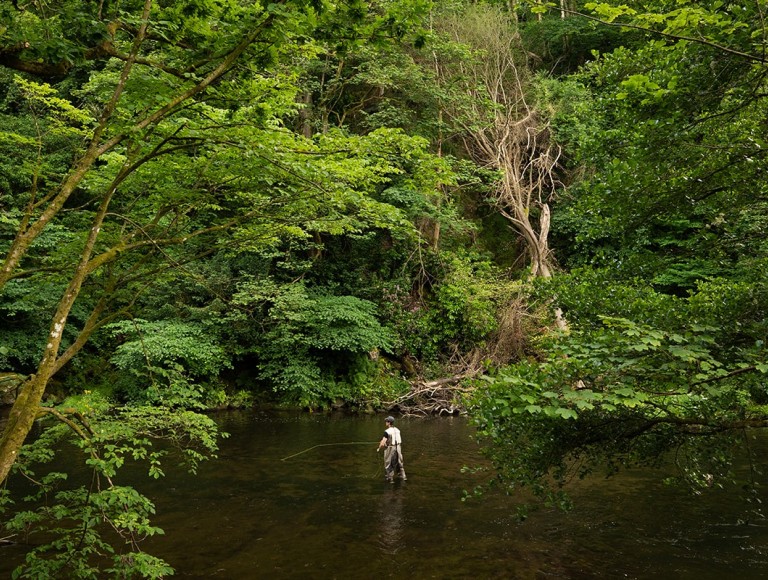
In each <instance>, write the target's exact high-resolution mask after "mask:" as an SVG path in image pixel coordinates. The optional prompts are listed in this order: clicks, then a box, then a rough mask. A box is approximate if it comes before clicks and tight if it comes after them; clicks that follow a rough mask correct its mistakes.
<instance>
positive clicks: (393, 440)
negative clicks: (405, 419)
mask: <svg viewBox="0 0 768 580" xmlns="http://www.w3.org/2000/svg"><path fill="white" fill-rule="evenodd" d="M386 433H387V441H388V442H387V446H386V447H385V448H384V477H385V478H386V480H387V481H390V482H392V481H394V478H395V475H396V474H397V475H399V476H400V478H401V479H403V480H405V479H406V477H405V467H404V464H403V451H402V449H401V447H402V441H401V440H400V430H399V429H395V428H394V427H392V428H390V429H387V431H386Z"/></svg>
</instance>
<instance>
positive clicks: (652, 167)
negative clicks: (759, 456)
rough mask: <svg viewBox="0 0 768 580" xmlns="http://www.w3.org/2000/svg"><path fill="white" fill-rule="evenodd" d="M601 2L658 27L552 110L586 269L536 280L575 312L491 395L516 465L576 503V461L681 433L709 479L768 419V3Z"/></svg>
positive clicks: (529, 480) (566, 214) (578, 254)
mask: <svg viewBox="0 0 768 580" xmlns="http://www.w3.org/2000/svg"><path fill="white" fill-rule="evenodd" d="M588 6H589V7H591V8H592V9H594V10H595V11H596V14H597V15H598V16H599V17H600V18H602V19H604V20H605V21H607V22H608V23H614V24H615V25H616V26H625V25H626V26H627V27H628V28H631V29H632V30H633V35H634V34H636V33H638V32H640V31H644V32H647V33H648V37H647V42H646V43H644V44H640V45H638V44H636V43H635V41H634V39H633V42H632V44H631V45H628V46H626V47H619V48H617V49H616V50H614V51H613V52H612V53H610V54H606V55H600V58H599V59H597V60H596V61H595V62H594V63H591V64H588V65H587V66H586V67H585V68H584V70H583V71H582V72H581V74H579V75H577V76H576V77H575V78H571V79H568V81H569V83H568V84H566V83H563V84H561V85H560V87H559V88H560V90H562V93H561V94H563V95H570V96H574V95H577V96H578V95H580V97H579V98H580V99H581V101H580V102H578V103H576V104H575V105H574V106H572V107H571V108H570V109H569V110H568V111H567V114H564V115H562V116H560V117H556V118H555V119H554V120H553V127H554V130H555V132H556V133H557V134H558V136H559V138H560V139H561V142H563V143H565V145H566V147H567V148H568V152H569V157H570V159H571V162H572V163H574V164H575V165H577V169H579V170H580V175H581V176H582V181H581V182H580V183H579V184H577V185H576V186H572V187H571V188H570V189H569V192H568V194H567V195H565V196H563V197H562V198H561V203H560V204H559V205H558V206H557V208H556V210H557V211H556V216H555V218H554V220H553V223H554V227H553V229H554V230H555V240H557V241H556V242H555V244H554V247H555V248H556V251H557V250H559V254H558V256H559V257H560V263H561V264H563V265H565V266H567V267H570V268H571V269H572V272H571V273H570V274H568V275H560V276H557V277H556V278H555V279H553V280H552V281H550V283H547V284H541V285H540V286H539V287H538V291H537V292H538V294H537V296H538V298H539V299H541V300H542V301H543V303H546V304H548V303H550V302H552V301H554V302H555V303H556V304H558V305H559V306H561V307H562V308H563V310H564V312H565V315H566V316H567V317H568V320H569V323H570V325H571V328H570V331H569V332H567V333H553V334H551V335H548V336H545V337H543V338H542V339H541V341H540V342H539V344H538V349H537V352H536V356H535V357H532V358H531V359H530V360H524V361H521V362H519V363H517V364H515V365H512V366H510V367H509V368H507V369H503V370H500V371H499V373H498V375H496V376H493V377H490V378H489V379H488V385H489V386H488V387H487V388H485V389H481V392H480V393H478V395H477V397H476V398H475V399H474V404H475V405H476V406H475V408H474V413H475V416H476V417H477V420H478V425H479V428H480V431H481V433H482V434H483V435H485V436H486V437H487V438H488V441H489V442H491V445H490V447H489V453H490V454H491V457H492V458H493V459H494V461H495V462H496V465H497V466H498V468H499V472H498V473H499V477H500V479H501V480H503V482H504V483H505V484H507V485H509V486H510V487H517V486H529V487H530V488H531V489H533V491H534V492H535V493H537V494H539V495H540V496H541V497H543V498H545V499H546V500H547V501H550V502H553V503H560V504H561V505H566V504H567V501H566V499H565V496H564V495H563V494H562V491H563V489H564V486H565V485H566V484H567V482H568V481H569V480H570V479H571V478H573V477H579V476H584V475H586V474H589V473H592V472H603V473H606V474H608V475H610V474H612V473H615V471H616V470H617V469H619V468H622V467H631V466H635V465H640V464H642V465H656V464H657V463H658V461H659V460H660V458H662V457H665V456H669V455H668V454H669V452H670V451H671V452H673V455H674V457H675V459H676V464H677V467H678V468H679V474H678V475H679V476H680V479H682V480H683V481H685V482H686V483H688V484H689V485H691V486H692V487H693V488H694V489H696V490H697V491H700V490H702V489H706V488H708V487H711V486H725V485H728V484H729V483H731V482H733V481H737V479H736V478H737V476H736V475H735V474H734V473H733V471H731V470H730V467H731V464H732V461H733V458H734V457H735V456H736V455H738V454H739V453H741V452H744V453H746V454H747V455H748V454H749V438H748V436H747V434H748V433H749V431H750V430H752V429H763V428H765V427H766V426H768V414H766V408H765V402H766V399H765V373H766V371H768V367H767V366H766V353H765V348H764V345H765V338H764V337H765V330H766V329H765V323H764V320H765V317H764V313H765V304H766V284H765V282H766V280H765V276H764V273H763V272H764V266H763V265H762V264H764V259H765V257H764V252H763V250H764V247H763V244H762V243H761V242H759V241H757V240H759V239H762V238H763V237H764V236H763V234H764V231H763V229H764V223H765V187H764V179H762V175H763V174H764V172H765V155H764V150H765V146H764V145H765V144H764V139H763V136H762V132H761V131H760V130H759V129H758V126H761V125H762V124H764V122H765V119H766V116H765V111H766V109H765V97H764V95H765V73H766V68H765V62H764V58H763V56H762V55H763V49H764V47H765V35H764V29H763V28H762V25H761V24H759V22H761V20H760V17H759V5H757V4H755V3H749V2H745V3H741V4H739V5H738V6H736V5H733V4H732V5H730V6H728V7H726V6H725V5H722V4H720V3H715V2H713V3H685V2H683V3H678V4H676V5H675V6H674V7H670V6H668V5H666V4H664V3H657V4H656V3H652V4H648V3H646V4H644V5H643V7H644V9H645V10H647V12H644V13H643V12H641V9H640V8H639V7H638V6H637V5H634V4H633V5H632V6H628V5H622V6H614V5H612V4H607V3H600V4H591V5H588ZM747 14H749V15H750V18H752V20H749V19H742V16H744V15H747ZM596 18H597V16H596ZM756 23H758V24H756ZM573 80H576V81H577V83H578V84H577V85H573V84H570V83H571V82H572V81H573ZM575 86H577V87H579V91H578V92H576V91H574V90H573V89H574V87H575ZM748 237H749V238H750V241H747V238H748ZM751 465H752V468H753V471H751V472H750V474H749V475H748V476H747V481H743V480H738V481H737V482H738V483H740V484H741V483H744V484H746V485H747V489H753V487H751V485H752V484H757V483H758V482H757V478H756V475H757V473H758V469H759V466H757V465H756V464H754V463H752V464H751Z"/></svg>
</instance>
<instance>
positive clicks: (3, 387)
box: [0, 373, 24, 407]
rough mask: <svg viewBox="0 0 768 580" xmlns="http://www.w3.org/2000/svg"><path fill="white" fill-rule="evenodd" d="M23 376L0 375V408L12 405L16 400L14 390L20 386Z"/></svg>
mask: <svg viewBox="0 0 768 580" xmlns="http://www.w3.org/2000/svg"><path fill="white" fill-rule="evenodd" d="M23 379H24V377H23V376H21V375H18V374H16V373H0V407H1V406H3V405H13V402H14V401H15V400H16V390H17V389H18V388H19V386H21V382H22V380H23Z"/></svg>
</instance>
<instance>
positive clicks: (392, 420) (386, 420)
mask: <svg viewBox="0 0 768 580" xmlns="http://www.w3.org/2000/svg"><path fill="white" fill-rule="evenodd" d="M384 422H385V423H394V422H395V418H394V417H393V416H392V415H390V416H389V417H387V418H386V419H384Z"/></svg>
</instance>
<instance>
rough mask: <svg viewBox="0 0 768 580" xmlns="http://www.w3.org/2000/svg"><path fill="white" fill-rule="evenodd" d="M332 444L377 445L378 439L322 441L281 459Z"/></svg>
mask: <svg viewBox="0 0 768 580" xmlns="http://www.w3.org/2000/svg"><path fill="white" fill-rule="evenodd" d="M331 445H376V441H347V442H344V443H320V444H319V445H313V446H312V447H309V448H307V449H305V450H304V451H299V452H298V453H294V454H293V455H289V456H288V457H283V458H282V459H281V460H280V461H285V460H286V459H291V458H292V457H296V456H297V455H301V454H302V453H306V452H307V451H312V450H313V449H317V448H318V447H329V446H331Z"/></svg>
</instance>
